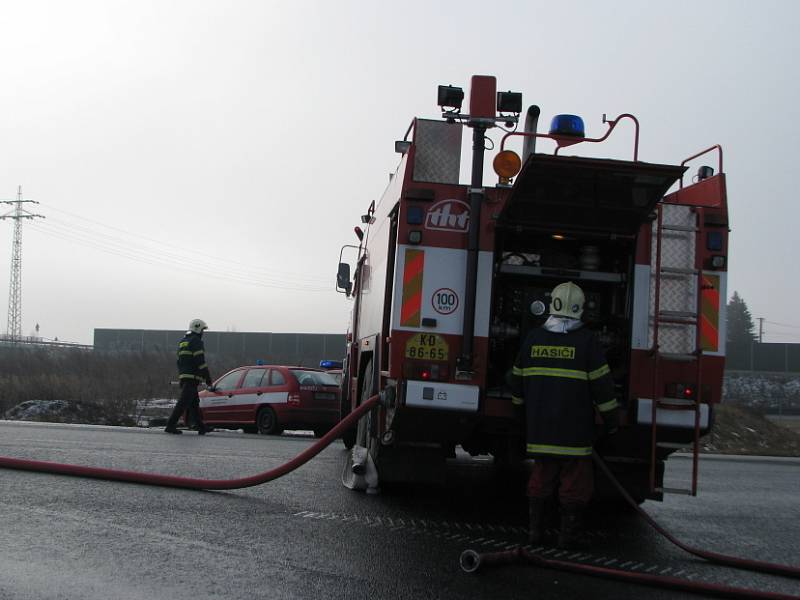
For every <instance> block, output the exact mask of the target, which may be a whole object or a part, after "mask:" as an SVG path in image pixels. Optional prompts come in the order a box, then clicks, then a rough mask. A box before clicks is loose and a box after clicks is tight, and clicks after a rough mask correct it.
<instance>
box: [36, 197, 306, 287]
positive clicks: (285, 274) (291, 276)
mask: <svg viewBox="0 0 800 600" xmlns="http://www.w3.org/2000/svg"><path fill="white" fill-rule="evenodd" d="M46 206H48V208H49V209H51V210H54V211H56V212H59V213H63V214H65V215H68V216H70V217H72V218H74V219H78V220H80V221H85V222H87V223H91V224H94V225H98V226H99V227H102V228H105V229H109V230H112V231H115V232H117V234H115V235H109V234H107V233H102V232H98V230H97V229H90V228H87V227H84V226H81V225H76V224H73V223H68V222H62V225H64V226H67V227H72V228H75V229H76V230H81V231H84V232H86V233H89V234H91V235H93V236H97V235H99V236H103V237H106V238H109V239H111V240H113V241H114V242H115V243H122V242H120V239H119V235H118V234H119V233H122V234H123V235H124V236H128V237H131V238H138V239H140V240H145V241H146V242H148V243H150V244H155V245H156V246H157V247H160V248H161V250H158V252H159V253H160V254H161V253H164V250H163V248H172V249H173V251H172V252H174V250H177V251H178V252H179V253H181V252H183V253H186V252H190V253H191V255H192V256H193V257H196V256H202V257H204V258H206V259H209V260H211V261H214V262H217V263H221V264H224V265H226V266H227V265H234V266H237V267H244V268H246V269H249V270H254V271H259V272H263V273H270V274H271V276H272V277H278V278H280V280H281V281H285V280H286V279H296V280H301V281H302V280H306V281H309V280H312V281H313V282H316V283H318V282H319V278H313V279H312V278H309V277H306V276H301V275H298V274H297V273H296V272H285V271H277V270H275V269H264V268H263V267H254V266H253V265H250V264H246V263H242V262H239V261H235V260H232V259H228V258H224V257H219V256H216V255H213V254H209V253H207V252H203V251H202V250H198V249H187V248H186V247H185V246H180V245H178V244H171V243H169V242H165V241H163V240H158V239H155V238H152V237H148V236H146V235H141V234H137V233H134V232H131V231H129V230H125V229H121V228H119V227H115V226H114V225H108V224H106V223H101V222H100V221H95V220H93V219H89V218H87V217H82V216H80V215H77V214H75V213H71V212H69V211H65V210H63V209H59V208H56V207H51V206H49V205H46ZM136 244H139V245H140V246H141V247H143V248H146V246H142V245H141V242H133V243H132V244H131V245H136Z"/></svg>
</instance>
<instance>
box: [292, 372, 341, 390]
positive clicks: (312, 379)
mask: <svg viewBox="0 0 800 600" xmlns="http://www.w3.org/2000/svg"><path fill="white" fill-rule="evenodd" d="M290 370H291V372H292V374H294V376H295V377H297V382H298V383H299V384H300V385H334V386H338V385H339V384H338V383H337V382H336V380H335V379H334V378H333V377H331V376H330V375H329V374H328V373H325V372H323V371H306V370H304V369H290Z"/></svg>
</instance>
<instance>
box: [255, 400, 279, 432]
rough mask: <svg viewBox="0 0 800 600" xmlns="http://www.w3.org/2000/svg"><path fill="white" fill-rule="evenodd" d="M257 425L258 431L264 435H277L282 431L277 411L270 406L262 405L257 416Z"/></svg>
mask: <svg viewBox="0 0 800 600" xmlns="http://www.w3.org/2000/svg"><path fill="white" fill-rule="evenodd" d="M256 426H257V427H258V433H260V434H262V435H277V434H279V433H280V432H281V429H280V427H279V426H278V418H277V417H276V416H275V411H274V410H272V409H271V408H270V407H269V406H262V407H261V408H260V409H259V411H258V416H257V417H256Z"/></svg>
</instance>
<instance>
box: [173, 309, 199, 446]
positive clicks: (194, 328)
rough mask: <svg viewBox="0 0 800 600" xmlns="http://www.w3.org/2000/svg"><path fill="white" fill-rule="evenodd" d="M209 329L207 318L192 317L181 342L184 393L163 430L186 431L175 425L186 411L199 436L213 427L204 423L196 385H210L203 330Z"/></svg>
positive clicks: (180, 371)
mask: <svg viewBox="0 0 800 600" xmlns="http://www.w3.org/2000/svg"><path fill="white" fill-rule="evenodd" d="M206 329H208V325H206V323H205V321H203V320H202V319H192V321H191V322H190V323H189V330H188V331H187V332H186V335H184V336H183V338H182V339H181V341H180V342H178V379H179V382H180V386H181V396H180V399H179V400H178V403H177V404H176V405H175V408H174V409H173V410H172V414H171V415H170V417H169V420H168V421H167V427H166V429H164V431H166V432H167V433H183V432H182V431H181V430H180V429H177V428H176V427H175V426H176V425H177V424H178V419H179V418H180V417H181V415H182V414H183V412H184V411H188V412H189V417H190V419H191V420H192V421H194V423H195V425H196V426H197V432H198V433H199V434H200V435H205V434H206V433H207V432H209V431H211V428H210V427H206V425H205V423H203V417H202V416H201V415H200V396H199V395H198V394H197V386H198V385H199V384H200V383H201V382H203V381H205V383H206V385H208V386H209V388H211V374H210V373H209V371H208V365H207V364H206V356H205V347H204V346H203V332H204V331H205V330H206Z"/></svg>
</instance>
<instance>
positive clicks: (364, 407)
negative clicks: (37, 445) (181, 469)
mask: <svg viewBox="0 0 800 600" xmlns="http://www.w3.org/2000/svg"><path fill="white" fill-rule="evenodd" d="M379 402H380V397H379V396H372V397H371V398H370V399H368V400H367V401H366V402H363V403H362V404H361V405H360V406H359V407H358V408H356V409H355V410H354V411H353V412H351V413H350V414H349V415H347V417H345V418H344V419H342V420H341V421H340V422H339V423H338V424H337V425H336V426H335V427H334V428H333V429H331V430H330V431H329V432H328V433H326V434H325V435H324V436H322V437H321V438H320V439H319V440H318V441H317V442H315V443H314V444H312V445H311V446H309V447H308V448H306V449H305V450H304V451H303V452H301V453H300V454H298V455H297V456H295V457H294V458H293V459H292V460H290V461H289V462H287V463H284V464H282V465H280V466H278V467H275V468H274V469H270V470H269V471H264V472H263V473H258V474H256V475H252V476H250V477H241V478H239V479H200V478H195V477H178V476H172V475H158V474H155V473H139V472H136V471H121V470H118V469H106V468H102V467H86V466H81V465H67V464H62V463H54V462H47V461H41V460H28V459H23V458H10V457H7V456H0V467H5V468H7V469H20V470H25V471H39V472H42V473H56V474H59V475H75V476H78V477H91V478H94V479H106V480H110V481H128V482H131V483H143V484H147V485H158V486H162V487H174V488H186V489H192V490H235V489H239V488H246V487H252V486H254V485H261V484H262V483H267V482H268V481H272V480H273V479H278V478H279V477H282V476H283V475H286V474H287V473H290V472H292V471H294V470H295V469H297V468H298V467H300V466H302V465H304V464H305V463H307V462H308V461H309V460H311V459H312V458H314V457H315V456H316V455H317V454H319V453H320V452H322V450H324V449H325V448H326V447H327V446H328V445H330V444H331V442H333V441H334V440H335V439H336V438H338V437H339V436H340V435H341V434H342V433H344V431H346V430H347V429H349V428H350V427H351V426H353V425H355V424H356V422H357V421H358V419H359V418H361V416H362V415H364V414H365V413H367V412H369V411H370V410H372V409H373V408H375V407H376V406H377V405H378V403H379Z"/></svg>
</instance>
